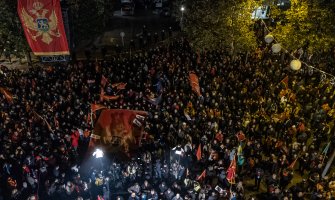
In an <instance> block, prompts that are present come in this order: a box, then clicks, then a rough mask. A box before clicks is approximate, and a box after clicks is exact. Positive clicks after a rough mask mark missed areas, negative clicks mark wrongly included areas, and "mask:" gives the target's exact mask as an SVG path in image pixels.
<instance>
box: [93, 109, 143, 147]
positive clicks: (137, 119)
mask: <svg viewBox="0 0 335 200" xmlns="http://www.w3.org/2000/svg"><path fill="white" fill-rule="evenodd" d="M147 115H148V114H147V112H145V111H136V110H123V109H105V110H103V111H102V112H101V114H100V116H99V119H98V120H97V122H96V124H95V126H94V135H95V136H94V137H96V139H102V142H103V144H104V145H110V144H111V142H112V139H114V138H118V139H120V140H121V144H122V145H129V146H133V147H136V146H137V145H139V142H140V139H141V137H142V132H143V128H144V123H145V118H146V116H147Z"/></svg>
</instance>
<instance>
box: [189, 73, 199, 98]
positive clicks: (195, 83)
mask: <svg viewBox="0 0 335 200" xmlns="http://www.w3.org/2000/svg"><path fill="white" fill-rule="evenodd" d="M189 80H190V86H191V87H192V90H193V91H194V92H195V93H197V95H198V96H201V92H200V87H199V78H198V76H197V75H196V74H195V73H194V72H190V74H189Z"/></svg>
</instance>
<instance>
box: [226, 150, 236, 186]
mask: <svg viewBox="0 0 335 200" xmlns="http://www.w3.org/2000/svg"><path fill="white" fill-rule="evenodd" d="M235 157H236V156H234V158H233V160H232V161H231V163H230V165H229V168H228V170H227V177H226V179H227V181H228V182H229V183H230V184H235V175H236V159H235Z"/></svg>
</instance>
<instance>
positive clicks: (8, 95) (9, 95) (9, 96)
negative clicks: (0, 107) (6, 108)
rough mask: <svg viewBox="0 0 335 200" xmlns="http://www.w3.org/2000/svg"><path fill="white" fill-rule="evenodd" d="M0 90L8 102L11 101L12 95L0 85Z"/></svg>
mask: <svg viewBox="0 0 335 200" xmlns="http://www.w3.org/2000/svg"><path fill="white" fill-rule="evenodd" d="M0 92H1V93H2V94H3V95H4V96H5V98H6V100H7V101H8V103H13V95H12V94H11V93H10V92H8V90H6V89H5V88H2V87H0Z"/></svg>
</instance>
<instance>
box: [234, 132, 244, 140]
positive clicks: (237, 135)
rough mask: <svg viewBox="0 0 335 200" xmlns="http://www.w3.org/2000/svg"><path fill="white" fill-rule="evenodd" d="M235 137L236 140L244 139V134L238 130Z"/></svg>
mask: <svg viewBox="0 0 335 200" xmlns="http://www.w3.org/2000/svg"><path fill="white" fill-rule="evenodd" d="M236 137H237V139H238V141H244V140H245V135H244V133H243V132H242V131H239V132H238V133H237V134H236Z"/></svg>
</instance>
